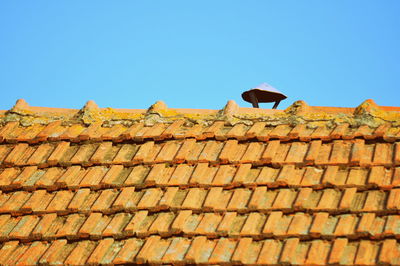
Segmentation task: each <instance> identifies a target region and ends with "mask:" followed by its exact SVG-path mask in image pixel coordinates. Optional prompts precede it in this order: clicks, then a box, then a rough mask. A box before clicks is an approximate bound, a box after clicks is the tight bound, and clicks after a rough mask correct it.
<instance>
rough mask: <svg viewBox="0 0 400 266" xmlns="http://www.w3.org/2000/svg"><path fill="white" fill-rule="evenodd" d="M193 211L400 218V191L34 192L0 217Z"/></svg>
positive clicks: (15, 197) (7, 202) (6, 201)
mask: <svg viewBox="0 0 400 266" xmlns="http://www.w3.org/2000/svg"><path fill="white" fill-rule="evenodd" d="M185 209H187V210H193V211H195V212H204V211H216V212H226V211H237V212H241V213H246V212H251V211H261V212H270V211H274V210H282V211H285V212H294V211H309V212H316V211H327V212H330V213H347V212H354V213H358V212H375V213H383V214H385V213H386V214H387V213H397V212H398V210H399V209H400V189H392V190H390V191H381V190H369V191H362V192H357V189H356V188H347V189H344V190H335V189H322V190H313V189H311V188H302V189H275V190H267V187H265V186H262V187H257V188H255V189H244V188H235V189H230V190H223V189H222V188H221V187H213V188H211V189H203V188H189V189H179V188H178V187H168V188H167V189H165V190H163V189H160V188H150V189H142V190H138V191H135V188H134V187H126V188H122V189H119V190H118V189H106V190H99V191H90V190H89V189H79V190H77V191H69V190H61V191H57V192H52V193H49V192H47V191H46V190H36V191H35V192H33V193H30V192H26V191H18V192H11V193H2V194H0V213H10V214H12V215H22V214H26V213H34V214H43V213H58V214H61V215H62V214H68V213H76V212H80V213H88V212H102V213H115V212H120V211H124V212H135V211H137V210H149V211H152V212H156V211H160V210H174V211H175V210H185Z"/></svg>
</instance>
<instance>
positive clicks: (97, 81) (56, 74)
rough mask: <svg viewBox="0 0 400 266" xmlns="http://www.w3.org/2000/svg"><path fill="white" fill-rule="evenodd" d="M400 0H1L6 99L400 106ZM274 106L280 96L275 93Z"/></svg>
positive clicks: (52, 103)
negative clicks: (260, 92)
mask: <svg viewBox="0 0 400 266" xmlns="http://www.w3.org/2000/svg"><path fill="white" fill-rule="evenodd" d="M399 14H400V1H398V0H393V1H388V0H376V1H367V0H352V1H345V0H338V1H333V0H330V1H322V0H318V1H317V0H315V1H311V0H309V1H305V0H304V1H300V0H293V1H285V0H283V1H278V0H276V1H268V0H263V1H261V0H260V1H252V0H249V1H244V0H242V1H233V0H226V1H222V0H221V1H219V0H218V1H173V0H168V1H11V0H10V1H1V2H0V25H1V26H0V89H1V101H0V109H3V110H4V109H9V108H11V106H12V105H13V104H14V103H15V100H16V99H18V98H24V99H26V100H27V101H28V103H29V104H30V105H33V106H49V107H65V108H81V107H82V106H83V105H84V104H85V102H86V101H87V100H89V99H92V100H94V101H96V102H97V104H98V105H99V106H100V107H115V108H133V109H136V108H147V107H149V106H150V105H151V104H153V103H154V102H155V101H156V100H163V101H165V102H166V104H167V105H168V106H169V107H175V108H205V109H220V108H222V107H223V106H224V105H225V104H226V102H227V101H228V100H230V99H233V100H235V101H236V102H237V103H238V104H239V105H240V106H250V104H249V103H246V102H244V101H243V100H242V99H241V96H240V95H241V92H242V91H244V90H247V89H249V88H251V87H254V86H256V85H258V84H259V83H261V82H267V83H269V84H271V85H272V86H274V87H275V88H277V89H278V90H280V91H282V92H283V93H285V94H287V95H288V96H289V98H288V99H287V100H286V101H284V102H282V103H281V105H280V108H285V107H287V106H288V105H290V104H291V103H292V102H294V101H295V100H299V99H302V100H304V101H306V102H307V103H308V104H310V105H320V106H347V107H353V106H357V105H359V104H360V103H361V102H362V101H364V100H365V99H368V98H373V99H374V100H375V101H376V102H377V103H378V104H380V105H389V106H390V105H392V106H400V101H399V98H400V97H399V96H400V92H399V90H400V15H399ZM262 107H264V108H271V104H263V105H262Z"/></svg>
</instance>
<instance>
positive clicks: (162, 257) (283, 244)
mask: <svg viewBox="0 0 400 266" xmlns="http://www.w3.org/2000/svg"><path fill="white" fill-rule="evenodd" d="M38 263H40V264H66V265H84V264H89V265H96V264H126V263H139V264H141V263H155V264H163V263H180V264H183V263H196V264H232V263H233V264H262V265H274V264H308V265H310V264H312V265H326V264H341V265H349V264H356V265H376V264H378V263H379V264H381V263H382V264H399V263H400V261H399V244H398V243H397V242H396V240H395V239H387V240H384V241H369V240H362V241H360V242H358V241H357V242H352V241H349V240H348V239H346V238H338V239H336V240H334V241H324V240H313V241H300V240H299V239H298V238H289V239H287V240H284V241H279V240H263V241H254V240H253V239H251V238H241V239H230V238H220V239H215V240H210V239H207V238H206V237H204V236H199V237H195V238H193V239H189V238H183V237H174V238H168V239H163V238H160V237H159V236H152V237H150V238H148V239H146V240H145V241H144V240H142V239H137V238H129V239H126V240H122V241H117V240H114V239H113V238H105V239H103V240H101V241H90V240H86V241H81V242H68V241H66V240H64V239H61V240H56V241H52V242H39V241H36V242H32V243H29V244H23V243H19V242H18V241H11V242H7V243H6V244H4V245H3V246H2V248H1V249H0V264H3V265H32V264H38Z"/></svg>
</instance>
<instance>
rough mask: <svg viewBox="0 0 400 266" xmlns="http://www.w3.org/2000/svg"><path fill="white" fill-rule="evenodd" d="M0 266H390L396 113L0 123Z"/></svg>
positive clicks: (8, 119)
mask: <svg viewBox="0 0 400 266" xmlns="http://www.w3.org/2000/svg"><path fill="white" fill-rule="evenodd" d="M0 124H1V126H0V264H37V263H42V264H78V265H79V264H111V263H115V264H125V263H164V264H170V263H176V264H179V263H181V264H182V263H197V264H317V265H318V264H319V265H325V264H347V265H348V264H357V265H373V264H378V263H382V264H400V254H399V251H400V250H399V249H400V243H399V242H398V239H400V107H384V106H379V105H376V104H375V103H374V102H373V101H371V100H367V101H365V102H364V103H362V104H361V105H360V106H358V107H356V108H334V107H313V106H308V105H307V104H306V103H304V102H301V101H299V102H295V103H294V104H293V105H292V106H290V107H289V108H287V109H286V110H271V109H253V108H241V107H239V106H237V105H236V104H235V103H234V102H233V101H230V102H228V104H227V105H226V106H225V107H224V108H223V109H222V110H192V109H171V108H168V107H167V106H166V105H165V104H164V103H162V102H157V103H156V104H154V105H153V106H152V107H150V108H149V109H148V110H138V109H136V110H129V109H111V108H99V107H98V106H97V105H96V104H95V103H94V102H88V103H87V104H86V105H85V107H83V108H82V109H81V110H74V109H59V108H42V107H30V106H29V105H28V104H27V103H26V102H24V101H23V100H19V101H18V102H17V104H16V105H15V106H14V107H13V108H12V109H11V110H8V111H0Z"/></svg>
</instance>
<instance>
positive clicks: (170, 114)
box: [0, 99, 400, 127]
mask: <svg viewBox="0 0 400 266" xmlns="http://www.w3.org/2000/svg"><path fill="white" fill-rule="evenodd" d="M178 119H184V120H186V121H187V122H188V123H192V124H210V122H214V121H224V122H226V123H227V124H230V125H235V124H237V123H244V124H247V125H252V124H253V123H254V122H259V121H264V122H270V123H271V124H272V125H279V124H292V125H297V124H305V123H310V122H311V123H325V124H327V123H328V124H341V123H349V124H350V125H360V124H367V125H370V126H375V127H376V126H379V125H382V124H385V123H391V124H392V125H394V126H399V125H400V107H391V106H380V105H377V104H376V103H375V102H374V101H373V100H366V101H364V102H363V103H361V104H360V105H359V106H357V107H355V108H351V107H349V108H348V107H327V106H310V105H308V104H307V103H306V102H304V101H296V102H294V103H293V104H292V105H290V106H289V107H288V108H286V109H285V110H282V109H280V110H276V109H263V108H248V107H240V106H239V105H238V104H237V103H236V102H235V101H233V100H230V101H228V102H227V104H226V105H225V106H224V107H223V108H222V109H220V110H212V109H186V108H169V107H168V106H167V105H166V104H165V103H164V102H162V101H157V102H156V103H155V104H153V105H151V106H150V107H149V108H148V109H119V108H110V107H107V108H101V107H99V106H98V105H97V104H96V103H95V102H94V101H88V102H87V103H86V104H85V106H84V107H83V108H81V109H79V110H78V109H67V108H52V107H36V106H30V105H29V104H28V103H27V102H26V101H25V100H23V99H19V100H18V101H17V102H16V104H15V105H14V106H13V107H12V108H11V109H10V110H6V111H2V112H0V122H3V123H5V122H9V121H20V122H21V123H22V124H24V125H32V124H48V123H50V122H54V121H58V120H62V121H63V122H67V123H70V124H76V123H83V124H87V125H88V124H93V123H108V122H111V121H113V123H128V124H130V123H132V122H139V121H140V122H145V123H146V124H147V125H154V124H155V123H157V122H165V123H171V122H173V121H175V120H178Z"/></svg>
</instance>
